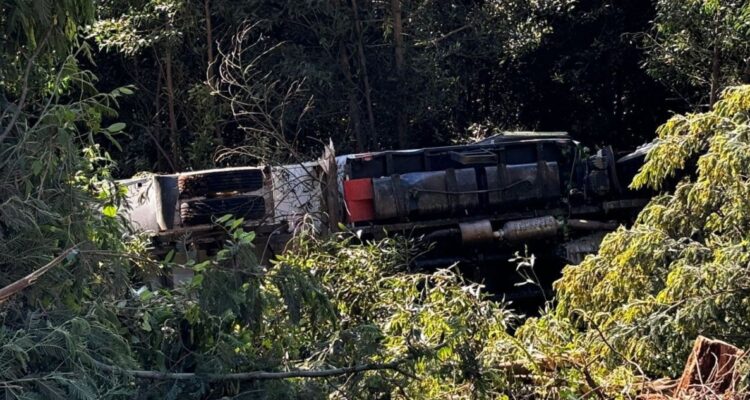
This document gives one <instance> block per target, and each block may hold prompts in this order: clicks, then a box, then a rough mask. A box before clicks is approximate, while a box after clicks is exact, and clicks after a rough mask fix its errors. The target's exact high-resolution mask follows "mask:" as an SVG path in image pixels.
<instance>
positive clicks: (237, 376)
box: [94, 360, 416, 382]
mask: <svg viewBox="0 0 750 400" xmlns="http://www.w3.org/2000/svg"><path fill="white" fill-rule="evenodd" d="M402 362H403V360H401V361H394V362H390V363H385V364H381V363H372V364H358V365H353V366H351V367H342V368H331V369H323V370H296V371H284V372H269V371H249V372H235V373H227V374H211V373H209V374H203V373H193V372H161V371H146V370H133V369H125V368H120V367H116V366H112V365H108V364H104V363H102V362H99V361H96V360H94V365H96V366H97V367H98V368H100V369H103V370H105V371H108V372H113V373H120V374H124V375H129V376H132V377H135V378H141V379H149V380H175V381H180V380H191V379H201V380H205V381H209V382H220V381H254V380H273V379H291V378H326V377H331V376H339V375H350V374H355V373H358V372H365V371H378V370H392V371H396V372H398V373H400V374H402V375H406V376H409V377H411V378H415V379H416V377H415V376H414V375H412V374H410V373H408V372H406V371H403V370H402V369H401V368H399V366H400V365H401V363H402Z"/></svg>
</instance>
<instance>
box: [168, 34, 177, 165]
mask: <svg viewBox="0 0 750 400" xmlns="http://www.w3.org/2000/svg"><path fill="white" fill-rule="evenodd" d="M164 68H165V70H166V72H165V75H166V81H167V108H168V111H169V132H170V135H169V140H170V143H171V145H172V159H173V160H174V166H175V167H176V169H179V168H180V156H179V155H180V141H179V137H178V132H177V118H176V116H175V112H174V82H173V80H172V49H170V48H169V47H167V49H166V55H165V60H164ZM173 172H178V171H173Z"/></svg>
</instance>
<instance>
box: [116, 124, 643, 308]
mask: <svg viewBox="0 0 750 400" xmlns="http://www.w3.org/2000/svg"><path fill="white" fill-rule="evenodd" d="M646 152H647V148H641V149H638V150H636V151H635V152H633V153H629V154H626V155H622V154H619V155H618V154H617V153H616V152H615V151H613V150H612V149H611V148H609V147H605V148H602V149H600V150H599V151H597V152H596V153H593V154H589V153H588V150H587V149H586V148H584V147H583V146H581V145H580V143H578V142H576V141H574V140H572V139H571V138H569V137H568V136H567V135H566V134H564V133H506V134H502V135H498V136H494V137H491V138H489V139H486V140H483V141H481V142H478V143H474V144H469V145H457V146H446V147H434V148H425V149H416V150H398V151H382V152H374V153H365V154H354V155H344V156H338V157H335V156H334V154H333V149H332V147H328V148H327V149H326V151H325V154H324V156H323V157H322V158H321V159H319V160H317V161H314V162H305V163H299V164H291V165H283V166H259V167H239V168H223V169H215V170H205V171H196V172H188V173H181V174H172V175H151V176H147V177H142V178H134V179H129V180H126V181H122V183H123V184H124V185H126V186H127V187H128V203H129V207H128V212H127V215H128V217H129V219H130V221H131V223H132V225H133V227H134V228H135V229H138V230H143V231H147V232H149V233H150V235H151V237H152V240H153V246H154V252H155V253H156V254H157V255H159V254H165V253H166V252H168V251H171V250H173V249H174V250H177V252H178V254H180V253H182V254H183V256H184V254H185V253H188V252H189V253H191V254H195V255H196V256H197V257H205V256H209V255H211V253H213V252H215V251H217V250H218V249H219V247H220V245H221V242H222V239H223V236H222V235H224V232H223V230H221V229H218V228H217V227H216V225H215V224H214V223H213V221H214V220H215V219H216V218H218V217H221V216H223V215H226V214H232V215H234V216H236V217H241V218H244V224H245V227H246V228H247V229H252V230H254V231H255V232H256V234H257V237H258V240H257V249H258V252H259V256H261V258H262V259H263V260H268V259H270V258H271V257H272V256H273V255H274V254H277V253H279V252H281V251H283V249H284V246H285V245H286V243H287V242H288V241H289V239H290V238H291V237H292V236H293V235H294V233H295V231H296V230H297V229H298V228H299V226H300V225H301V224H302V223H304V222H305V221H312V224H313V225H315V226H316V227H317V229H319V230H320V231H326V230H331V231H332V230H336V229H337V227H339V226H340V224H345V225H347V226H348V227H349V228H351V229H353V230H356V231H358V232H360V234H361V236H362V237H363V238H364V239H368V238H379V237H382V236H385V235H406V236H410V237H413V238H417V239H418V240H419V241H421V242H422V243H425V244H426V246H425V248H426V249H427V251H425V252H423V253H422V254H421V255H420V256H419V257H417V258H416V259H415V260H414V267H417V268H435V267H443V266H448V265H452V264H456V263H458V264H459V265H461V267H462V268H463V269H464V270H465V271H466V272H467V273H468V274H469V275H470V277H473V278H474V279H477V280H480V281H484V282H485V283H486V284H487V285H488V286H489V289H490V290H491V291H493V292H494V293H497V294H503V295H508V296H510V297H518V298H523V297H525V296H531V297H534V296H535V294H534V293H533V292H534V290H536V289H524V290H525V291H527V292H528V291H530V293H525V292H524V290H521V289H518V287H517V285H516V283H518V280H519V277H518V276H517V275H516V273H515V272H516V271H515V269H514V268H512V266H509V265H508V259H509V258H510V257H511V256H513V254H515V253H516V252H518V251H523V250H524V248H525V247H528V251H529V252H532V253H534V254H537V255H539V256H544V257H545V258H544V259H545V264H544V267H543V269H544V270H543V271H538V272H539V274H538V276H540V280H541V281H542V284H543V286H544V285H546V284H548V283H549V282H550V281H551V280H552V279H554V278H555V277H556V276H557V273H559V270H560V267H561V265H562V264H564V263H572V264H575V263H578V262H580V261H581V260H582V258H583V257H584V256H585V255H586V254H589V253H592V252H594V251H596V250H597V248H598V245H599V243H600V241H601V239H602V237H603V235H604V234H605V233H606V232H607V231H611V230H614V229H616V228H617V227H618V226H619V225H621V224H627V223H629V222H631V221H632V219H633V218H634V217H635V215H636V214H637V212H638V211H639V210H640V209H641V208H642V207H643V206H644V205H645V203H646V202H647V197H648V196H647V193H639V192H635V191H631V190H629V189H628V188H627V186H628V184H629V183H630V181H631V179H632V177H633V176H634V174H635V173H636V172H637V170H638V168H639V167H640V166H641V165H642V163H643V160H644V156H645V154H646ZM537 294H538V293H537Z"/></svg>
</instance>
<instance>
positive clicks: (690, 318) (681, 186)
mask: <svg viewBox="0 0 750 400" xmlns="http://www.w3.org/2000/svg"><path fill="white" fill-rule="evenodd" d="M748 113H750V86H740V87H735V88H731V89H728V90H727V91H726V92H725V93H724V96H723V99H722V100H721V101H719V102H718V103H717V104H716V106H715V107H714V109H713V110H712V111H711V112H707V113H701V114H689V115H686V116H677V117H675V118H672V119H671V120H670V121H669V122H667V123H666V124H664V125H663V126H662V127H661V128H660V129H659V140H658V141H657V143H656V146H655V147H654V149H653V150H652V151H651V153H650V154H649V156H648V158H647V162H646V164H645V165H644V166H643V168H642V170H641V172H640V174H639V175H638V176H637V177H636V185H638V186H642V185H648V186H652V187H662V185H663V183H664V182H665V181H667V180H668V179H670V178H671V177H673V176H674V175H675V174H682V175H685V177H684V178H683V179H682V180H681V181H680V182H678V183H677V184H676V187H675V188H674V190H673V191H672V193H671V194H664V195H660V196H657V197H655V198H654V199H653V200H652V201H651V203H650V204H649V205H648V206H647V207H646V208H645V209H644V210H643V211H642V212H641V214H640V216H639V217H638V221H637V222H636V224H635V225H634V226H633V227H632V228H630V229H620V230H618V231H617V232H614V233H612V234H610V235H608V236H607V237H606V238H605V240H604V242H603V243H602V246H601V249H600V251H599V254H597V255H595V256H590V257H588V258H586V259H585V260H584V262H583V263H582V264H581V265H578V266H569V267H566V269H565V271H564V274H563V278H562V279H561V280H560V281H558V282H557V283H556V286H555V287H556V289H557V293H558V306H557V308H556V310H555V313H554V314H550V315H547V316H545V317H544V318H543V319H541V320H538V321H532V322H530V323H529V324H528V325H527V326H526V327H524V328H523V329H522V330H521V332H522V337H523V338H524V339H525V340H528V341H529V342H530V343H532V344H533V345H535V346H540V345H541V344H543V343H545V342H544V341H546V340H549V339H547V338H548V337H549V336H552V335H563V334H567V335H569V337H570V340H574V341H575V342H576V343H577V346H579V347H578V350H579V351H582V352H583V354H584V355H585V357H586V359H587V360H588V361H590V362H592V363H593V364H592V365H596V366H597V367H592V369H596V368H601V370H599V372H598V373H600V374H601V375H600V376H599V377H598V378H599V379H601V380H603V381H610V380H611V379H614V378H613V377H612V376H611V375H610V374H609V372H608V370H609V369H611V368H613V367H614V366H616V365H621V366H624V367H626V368H629V369H630V373H631V374H633V375H631V376H632V377H633V379H635V378H634V376H635V375H638V374H641V370H643V371H645V372H647V373H650V374H655V375H661V374H666V375H672V376H676V375H677V374H678V373H679V372H680V371H681V369H682V366H683V363H684V360H685V357H686V353H687V352H688V351H689V349H690V347H691V345H690V343H691V342H692V341H693V340H694V339H695V337H696V336H697V335H698V334H702V335H706V336H710V337H716V338H721V339H724V338H726V339H728V340H730V341H731V342H732V343H733V344H735V345H737V346H740V347H746V346H747V345H748V344H750V343H748V342H747V336H746V335H745V334H744V333H742V332H747V329H749V328H750V324H748V323H747V321H748V317H749V316H750V304H749V302H748V298H750V276H749V275H748V273H747V268H748V265H749V263H750V257H749V256H748V255H747V254H748V253H747V250H748V238H750V216H749V215H750V212H749V210H750V203H748V200H747V199H748V194H750V181H749V180H748V176H750V162H749V161H750V137H749V136H748V129H750V126H749V125H748ZM552 322H554V323H556V324H558V326H559V328H556V329H562V330H561V331H560V332H549V333H545V334H544V335H542V334H541V333H542V332H543V329H546V328H545V327H546V325H545V324H549V323H552ZM571 323H572V324H573V327H574V329H571V328H565V326H566V325H565V324H571ZM563 328H564V329H563ZM532 335H539V336H538V337H534V336H532ZM563 348H564V347H563V345H562V343H561V342H555V343H553V346H552V347H550V348H548V352H549V353H552V354H558V353H560V352H561V351H563V350H562V349H563ZM636 365H637V366H638V367H637V368H636ZM630 382H633V381H632V380H631V381H630ZM621 383H622V384H627V381H626V382H621ZM621 390H625V389H621Z"/></svg>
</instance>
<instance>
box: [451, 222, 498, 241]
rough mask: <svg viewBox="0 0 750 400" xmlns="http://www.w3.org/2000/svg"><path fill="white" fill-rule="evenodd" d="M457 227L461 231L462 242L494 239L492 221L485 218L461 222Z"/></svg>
mask: <svg viewBox="0 0 750 400" xmlns="http://www.w3.org/2000/svg"><path fill="white" fill-rule="evenodd" d="M458 228H459V230H460V231H461V242H462V243H463V244H480V243H491V242H492V241H493V240H495V237H494V235H493V233H494V232H493V231H492V223H491V222H490V221H489V220H487V219H483V220H479V221H473V222H463V223H461V224H459V225H458Z"/></svg>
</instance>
